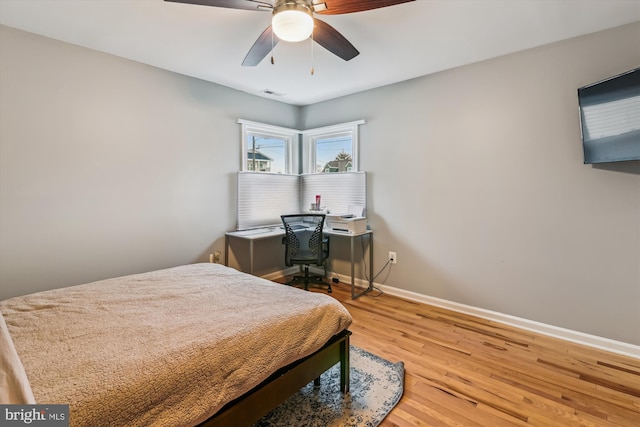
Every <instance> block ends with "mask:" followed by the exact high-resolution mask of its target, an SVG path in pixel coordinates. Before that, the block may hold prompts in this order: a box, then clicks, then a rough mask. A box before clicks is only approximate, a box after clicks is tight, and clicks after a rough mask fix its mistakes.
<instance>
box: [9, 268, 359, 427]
mask: <svg viewBox="0 0 640 427" xmlns="http://www.w3.org/2000/svg"><path fill="white" fill-rule="evenodd" d="M0 312H1V313H2V316H3V317H4V320H5V321H6V330H8V332H9V335H10V338H11V341H12V342H13V344H14V346H15V352H16V353H17V355H18V356H19V359H20V362H21V363H22V366H23V367H24V372H25V373H26V377H27V379H28V382H29V384H28V385H27V388H29V387H30V389H31V390H32V392H33V396H34V397H35V401H36V402H37V403H48V404H53V403H62V404H69V405H70V419H71V425H73V426H83V425H86V426H92V427H96V426H102V425H104V426H114V425H122V426H124V425H127V426H142V425H145V426H147V425H152V426H192V425H196V424H198V423H200V422H202V421H204V420H206V419H207V418H209V417H210V416H212V415H213V414H215V413H216V412H217V411H218V410H219V409H220V408H221V407H222V406H223V405H224V404H225V403H227V402H229V401H231V400H233V399H235V398H237V397H239V396H241V395H243V394H244V393H246V392H247V391H249V390H250V389H252V388H253V387H255V386H256V385H257V384H259V383H260V382H262V381H263V380H264V379H266V378H267V377H268V376H269V375H270V374H271V373H273V372H274V371H276V370H277V369H278V368H280V367H283V366H285V365H287V364H290V363H292V362H294V361H296V360H298V359H300V358H302V357H305V356H307V355H309V354H311V353H313V352H314V351H316V350H317V349H319V348H320V347H321V346H322V345H323V344H325V343H326V342H327V341H328V340H329V339H330V338H331V337H332V336H333V335H335V334H337V333H339V332H341V331H343V330H345V329H347V327H348V326H349V325H350V323H351V316H350V315H349V313H348V311H347V310H346V309H345V308H344V307H343V306H342V305H341V304H340V303H338V302H337V301H336V300H334V299H333V298H331V297H329V296H327V295H324V294H319V293H311V292H305V291H302V290H299V289H296V288H291V287H287V286H283V285H279V284H275V283H273V282H270V281H267V280H264V279H260V278H257V277H254V276H250V275H247V274H244V273H241V272H238V271H236V270H234V269H231V268H228V267H224V266H221V265H218V264H193V265H187V266H180V267H176V268H171V269H166V270H159V271H154V272H149V273H143V274H137V275H130V276H125V277H120V278H114V279H108V280H103V281H98V282H94V283H90V284H85V285H79V286H73V287H68V288H62V289H56V290H51V291H46V292H39V293H36V294H32V295H26V296H21V297H16V298H11V299H8V300H5V301H1V302H0Z"/></svg>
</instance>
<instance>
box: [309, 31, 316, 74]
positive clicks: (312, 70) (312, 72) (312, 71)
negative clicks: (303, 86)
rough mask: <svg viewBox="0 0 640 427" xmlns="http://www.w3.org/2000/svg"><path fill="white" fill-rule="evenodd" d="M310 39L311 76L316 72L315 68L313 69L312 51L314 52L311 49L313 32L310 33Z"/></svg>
mask: <svg viewBox="0 0 640 427" xmlns="http://www.w3.org/2000/svg"><path fill="white" fill-rule="evenodd" d="M310 39H311V75H312V76H313V75H314V74H315V73H316V70H315V68H314V66H313V62H314V61H313V60H314V55H313V52H314V51H313V33H311V37H310Z"/></svg>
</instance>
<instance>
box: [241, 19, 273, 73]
mask: <svg viewBox="0 0 640 427" xmlns="http://www.w3.org/2000/svg"><path fill="white" fill-rule="evenodd" d="M279 41H280V39H279V38H278V37H276V35H275V34H273V31H271V25H269V26H268V27H267V29H266V30H264V31H263V32H262V34H260V37H258V40H256V42H255V43H254V44H253V46H251V49H249V52H247V56H245V57H244V61H242V65H243V66H245V67H255V66H256V65H258V64H259V63H260V61H262V60H263V59H264V57H265V56H267V54H268V53H269V52H271V50H272V49H273V47H274V46H275V45H277V44H278V42H279Z"/></svg>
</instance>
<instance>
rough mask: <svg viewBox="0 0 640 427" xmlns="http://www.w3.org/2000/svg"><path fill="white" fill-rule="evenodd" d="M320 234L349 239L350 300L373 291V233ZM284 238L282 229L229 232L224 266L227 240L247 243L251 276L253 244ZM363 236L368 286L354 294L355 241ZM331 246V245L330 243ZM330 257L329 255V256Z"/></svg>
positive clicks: (326, 231) (331, 232) (227, 252)
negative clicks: (366, 254) (366, 253)
mask: <svg viewBox="0 0 640 427" xmlns="http://www.w3.org/2000/svg"><path fill="white" fill-rule="evenodd" d="M322 233H323V234H324V235H326V236H332V237H333V236H336V237H339V238H349V240H350V243H351V299H356V298H358V297H360V296H362V295H364V294H366V293H368V292H370V291H371V290H373V231H371V230H366V231H364V232H362V233H357V234H350V233H344V232H338V231H331V230H323V231H322ZM282 236H284V229H283V228H282V227H265V228H256V229H253V230H240V231H229V232H227V233H225V236H224V265H226V266H228V265H229V239H230V238H235V239H244V240H248V241H249V274H253V242H254V241H256V240H262V239H273V238H276V237H282ZM364 236H367V237H369V286H368V287H367V288H366V289H365V290H364V291H362V292H360V293H356V291H355V277H354V275H355V259H354V256H355V239H356V237H360V239H362V238H364ZM332 244H333V243H332ZM329 256H331V255H329Z"/></svg>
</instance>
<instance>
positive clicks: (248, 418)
mask: <svg viewBox="0 0 640 427" xmlns="http://www.w3.org/2000/svg"><path fill="white" fill-rule="evenodd" d="M350 335H351V332H350V331H348V330H344V331H342V332H340V333H339V334H337V335H334V336H333V338H331V339H330V340H329V341H328V342H327V343H326V344H325V345H324V346H323V347H322V348H321V349H320V350H318V351H316V352H315V353H313V354H311V355H310V356H307V357H305V358H303V359H300V360H298V361H296V362H294V363H292V364H290V365H288V366H285V367H284V368H281V369H279V370H278V371H276V372H275V373H274V374H273V375H271V376H270V377H269V378H267V379H266V380H265V381H264V382H262V383H261V384H259V385H258V386H257V387H255V388H254V389H253V390H251V391H249V392H248V393H246V394H245V395H243V396H241V397H239V398H238V399H236V400H234V401H232V402H230V403H228V404H226V405H225V406H224V407H223V408H222V409H221V410H220V411H218V413H217V414H216V415H214V416H213V417H211V418H209V419H208V420H206V421H205V422H204V423H202V424H200V425H199V427H218V426H237V427H241V426H251V425H252V424H254V423H255V422H256V421H258V420H259V419H260V418H262V417H263V416H264V415H265V414H267V413H268V412H269V411H271V410H272V409H274V408H276V407H278V406H279V405H280V404H281V403H282V402H284V401H285V400H287V399H288V398H289V397H291V396H292V395H294V394H295V393H296V392H297V391H298V390H300V389H301V388H302V387H304V386H305V385H307V384H309V383H310V382H311V381H314V382H315V384H316V385H319V383H320V374H322V373H323V372H325V371H326V370H327V369H329V368H331V367H332V366H333V365H335V364H336V363H338V362H340V390H341V391H342V392H343V393H347V392H348V391H349V336H350Z"/></svg>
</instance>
